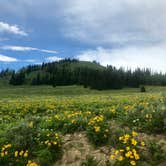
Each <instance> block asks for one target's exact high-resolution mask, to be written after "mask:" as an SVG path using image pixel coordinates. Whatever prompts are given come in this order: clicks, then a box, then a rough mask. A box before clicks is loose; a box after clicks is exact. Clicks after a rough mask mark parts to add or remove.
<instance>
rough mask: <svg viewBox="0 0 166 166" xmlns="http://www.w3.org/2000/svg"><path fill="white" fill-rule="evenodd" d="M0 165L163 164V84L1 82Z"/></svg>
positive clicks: (165, 100) (165, 152) (165, 92)
mask: <svg viewBox="0 0 166 166" xmlns="http://www.w3.org/2000/svg"><path fill="white" fill-rule="evenodd" d="M0 149H1V152H0V166H1V165H2V166H65V165H67V166H68V165H69V166H130V165H138V166H164V165H166V158H165V156H166V87H157V86H156V87H154V86H147V87H146V92H145V93H141V92H140V89H139V88H138V89H137V88H125V89H123V90H103V91H97V90H91V89H88V88H86V89H85V88H83V87H80V86H64V87H55V88H53V87H52V86H5V85H1V86H0Z"/></svg>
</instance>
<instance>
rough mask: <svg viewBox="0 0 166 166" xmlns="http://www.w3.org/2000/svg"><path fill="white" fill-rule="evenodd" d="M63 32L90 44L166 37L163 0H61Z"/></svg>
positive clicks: (164, 4) (120, 42)
mask: <svg viewBox="0 0 166 166" xmlns="http://www.w3.org/2000/svg"><path fill="white" fill-rule="evenodd" d="M60 3H61V5H60V7H61V15H62V18H63V19H62V23H64V26H63V32H64V34H65V35H66V36H67V37H70V38H73V39H75V40H80V41H81V42H85V43H91V44H98V45H103V44H109V45H110V44H121V45H122V44H128V43H130V44H138V43H139V44H142V43H149V42H150V43H153V42H159V41H163V40H164V41H166V38H165V35H166V24H165V22H166V10H165V6H166V1H164V0H157V1H156V0H110V1H108V0H102V1H101V0H73V1H67V2H66V1H65V3H64V0H62V1H61V2H60Z"/></svg>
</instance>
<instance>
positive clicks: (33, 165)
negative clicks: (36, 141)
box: [26, 160, 39, 166]
mask: <svg viewBox="0 0 166 166" xmlns="http://www.w3.org/2000/svg"><path fill="white" fill-rule="evenodd" d="M26 166H39V165H38V164H37V163H35V162H33V161H31V160H29V161H28V163H27V165H26Z"/></svg>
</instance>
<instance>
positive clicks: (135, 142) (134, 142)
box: [131, 138, 137, 146]
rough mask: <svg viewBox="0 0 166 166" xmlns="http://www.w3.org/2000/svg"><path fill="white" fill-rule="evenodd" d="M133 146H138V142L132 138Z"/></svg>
mask: <svg viewBox="0 0 166 166" xmlns="http://www.w3.org/2000/svg"><path fill="white" fill-rule="evenodd" d="M131 144H132V145H134V146H136V145H137V141H136V140H135V139H134V138H132V139H131Z"/></svg>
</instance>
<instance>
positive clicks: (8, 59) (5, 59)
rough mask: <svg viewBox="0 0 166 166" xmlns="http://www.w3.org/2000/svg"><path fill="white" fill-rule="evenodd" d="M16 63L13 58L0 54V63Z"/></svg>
mask: <svg viewBox="0 0 166 166" xmlns="http://www.w3.org/2000/svg"><path fill="white" fill-rule="evenodd" d="M16 61H18V60H17V59H16V58H14V57H9V56H6V55H1V54H0V62H16Z"/></svg>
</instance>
